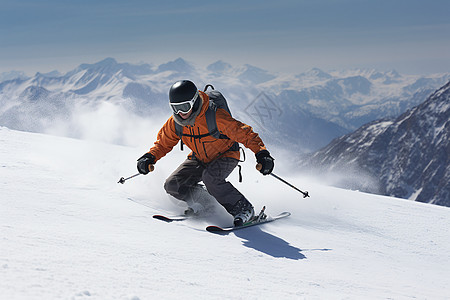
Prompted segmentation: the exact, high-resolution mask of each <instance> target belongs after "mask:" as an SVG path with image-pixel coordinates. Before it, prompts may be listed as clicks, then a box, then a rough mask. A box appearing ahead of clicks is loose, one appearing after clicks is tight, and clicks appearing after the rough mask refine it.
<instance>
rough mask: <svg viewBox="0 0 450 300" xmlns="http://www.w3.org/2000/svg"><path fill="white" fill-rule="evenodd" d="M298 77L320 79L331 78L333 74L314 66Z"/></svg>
mask: <svg viewBox="0 0 450 300" xmlns="http://www.w3.org/2000/svg"><path fill="white" fill-rule="evenodd" d="M296 77H297V78H316V79H319V80H326V79H331V78H332V77H333V76H331V75H330V74H328V73H326V72H324V71H322V70H321V69H319V68H312V69H310V70H308V71H306V72H305V73H302V74H299V75H297V76H296Z"/></svg>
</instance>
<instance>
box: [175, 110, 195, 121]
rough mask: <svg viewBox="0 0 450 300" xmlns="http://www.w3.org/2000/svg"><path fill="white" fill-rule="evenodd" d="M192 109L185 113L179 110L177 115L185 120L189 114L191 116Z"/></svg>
mask: <svg viewBox="0 0 450 300" xmlns="http://www.w3.org/2000/svg"><path fill="white" fill-rule="evenodd" d="M192 111H193V110H192V109H191V110H190V111H189V112H187V113H185V114H183V113H182V112H180V113H179V114H178V115H179V116H180V117H181V118H182V119H183V120H186V119H187V118H189V117H190V116H191V114H192Z"/></svg>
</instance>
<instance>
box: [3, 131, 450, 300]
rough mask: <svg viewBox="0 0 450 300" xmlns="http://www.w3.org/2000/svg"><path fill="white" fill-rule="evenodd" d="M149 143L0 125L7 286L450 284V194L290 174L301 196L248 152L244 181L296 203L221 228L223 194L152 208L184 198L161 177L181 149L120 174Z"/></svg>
mask: <svg viewBox="0 0 450 300" xmlns="http://www.w3.org/2000/svg"><path fill="white" fill-rule="evenodd" d="M174 150H178V149H174ZM141 152H142V151H141V149H135V148H130V147H122V146H115V145H108V144H101V143H95V142H87V141H80V140H73V139H68V138H61V137H53V136H48V135H42V134H31V133H24V132H17V131H12V130H9V129H6V128H0V175H1V176H0V187H1V196H0V205H1V209H0V228H1V235H0V295H2V296H1V298H2V299H130V300H131V299H133V300H137V299H141V300H142V299H157V298H158V299H159V298H164V299H180V298H181V299H274V298H280V299H344V298H345V299H388V298H390V299H413V298H414V299H417V298H418V299H448V298H450V291H449V289H448V286H449V284H450V279H449V278H450V254H449V252H448V249H450V235H449V234H448V232H447V229H448V228H449V225H450V210H449V209H448V208H445V207H438V206H433V205H428V204H422V203H415V202H411V201H408V200H400V199H395V198H390V197H383V196H377V195H370V194H364V193H360V192H357V191H347V190H341V189H337V188H332V187H327V186H322V185H320V184H318V183H314V182H311V181H309V180H308V179H306V178H296V177H295V176H294V177H287V179H288V181H290V182H292V183H294V184H300V185H301V187H302V188H303V187H305V189H306V190H308V191H309V192H310V194H311V198H308V199H303V198H302V197H301V195H299V194H298V193H297V192H296V191H293V190H291V189H289V188H288V187H286V186H285V185H283V184H282V183H280V182H277V181H276V180H275V179H274V178H271V177H270V176H265V177H264V176H262V175H260V174H259V173H257V172H256V171H254V169H253V168H254V166H253V164H254V162H253V161H252V162H248V163H247V164H245V166H244V168H243V172H244V183H243V184H238V183H236V185H238V188H239V189H240V190H241V191H242V192H243V193H244V194H245V195H247V197H249V198H250V199H253V200H252V202H253V204H254V205H255V208H256V209H258V208H260V207H261V206H263V205H266V206H267V212H269V213H270V212H272V213H273V214H277V213H279V212H281V211H290V212H291V213H292V216H290V217H289V218H287V219H284V220H280V221H276V222H273V223H269V224H266V225H263V226H257V227H253V228H248V229H245V230H240V231H236V232H234V233H230V234H228V235H224V236H221V235H215V234H211V233H208V232H206V231H205V230H204V229H205V227H206V226H207V225H211V223H214V222H216V223H217V224H218V225H227V223H229V222H231V219H230V218H229V217H228V216H227V215H226V213H225V211H224V210H223V209H221V208H220V207H216V209H215V212H214V213H213V215H211V216H208V217H205V218H204V219H194V220H189V221H186V222H178V223H170V224H169V223H164V222H161V221H158V220H154V219H153V218H152V217H151V216H152V215H153V214H155V213H158V212H161V211H171V212H172V213H179V212H180V211H181V210H182V206H180V205H177V204H176V202H175V201H172V200H169V198H168V196H167V195H165V193H164V191H163V187H162V184H163V182H164V179H165V178H166V177H167V176H168V175H169V174H170V173H171V171H172V170H173V169H174V167H175V166H176V165H177V164H178V163H179V162H181V160H180V159H182V158H183V157H184V155H186V154H187V153H181V154H174V155H172V154H171V155H172V156H171V158H169V159H166V160H165V161H164V160H162V161H161V162H158V164H157V165H156V166H157V169H156V170H155V172H153V173H151V174H149V175H147V176H138V177H137V178H135V179H133V180H130V181H129V182H127V183H125V184H124V185H120V184H117V180H118V179H119V178H120V177H121V176H124V175H128V174H130V175H131V174H133V172H135V165H134V164H135V161H136V158H137V157H139V156H140V155H141V154H142V153H141ZM248 161H251V159H248ZM279 172H280V174H279V175H283V174H282V172H281V170H280V171H279ZM277 174H278V170H277ZM235 175H236V174H235V173H233V174H232V175H231V176H230V179H231V180H232V181H234V180H235V179H236V177H237V176H235ZM233 183H235V182H233ZM130 199H132V200H133V201H130ZM139 203H142V204H143V205H141V204H139ZM144 205H145V206H144Z"/></svg>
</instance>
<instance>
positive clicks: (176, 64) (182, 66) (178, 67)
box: [157, 57, 195, 74]
mask: <svg viewBox="0 0 450 300" xmlns="http://www.w3.org/2000/svg"><path fill="white" fill-rule="evenodd" d="M194 70H195V68H194V66H193V65H191V64H190V63H188V62H187V61H185V60H184V59H182V58H181V57H179V58H177V59H176V60H173V61H169V62H167V63H164V64H161V65H160V66H159V67H158V69H157V72H158V73H160V72H165V71H175V72H178V73H184V74H187V73H190V72H193V71H194Z"/></svg>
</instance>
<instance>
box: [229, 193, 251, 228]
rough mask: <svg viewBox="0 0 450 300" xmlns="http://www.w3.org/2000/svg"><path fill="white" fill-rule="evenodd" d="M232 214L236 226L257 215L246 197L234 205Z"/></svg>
mask: <svg viewBox="0 0 450 300" xmlns="http://www.w3.org/2000/svg"><path fill="white" fill-rule="evenodd" d="M231 215H233V217H234V226H236V227H238V226H242V225H244V224H245V223H247V222H249V221H250V220H251V219H252V218H253V216H254V215H255V211H254V209H253V206H252V204H251V203H250V202H249V201H248V200H247V199H245V198H242V199H241V200H239V201H238V202H237V203H236V204H235V205H234V207H233V209H232V211H231Z"/></svg>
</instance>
